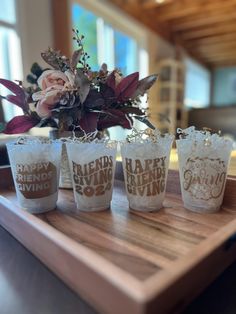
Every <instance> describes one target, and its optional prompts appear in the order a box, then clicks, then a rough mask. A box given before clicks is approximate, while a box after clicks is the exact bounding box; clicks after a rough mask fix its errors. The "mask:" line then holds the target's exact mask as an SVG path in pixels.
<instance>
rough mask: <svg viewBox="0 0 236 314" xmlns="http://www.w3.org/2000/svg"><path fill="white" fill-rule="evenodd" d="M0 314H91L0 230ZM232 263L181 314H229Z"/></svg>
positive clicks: (235, 276)
mask: <svg viewBox="0 0 236 314" xmlns="http://www.w3.org/2000/svg"><path fill="white" fill-rule="evenodd" d="M0 252H1V254H0V313H1V314H77V313H80V314H82V313H83V314H95V313H96V311H95V310H94V309H92V308H91V307H90V306H89V305H88V304H86V303H85V302H84V301H83V300H82V299H81V298H80V297H79V296H77V295H76V294H75V293H74V292H72V291H71V290H70V289H69V288H68V287H67V286H66V285H65V284H64V283H63V282H62V281H61V280H60V279H58V278H57V277H56V276H55V275H54V274H52V273H51V272H50V271H49V270H48V269H47V268H46V267H45V266H44V265H43V264H42V263H41V262H40V261H39V260H38V259H37V258H35V257H34V256H33V255H32V254H31V253H30V252H29V251H27V250H26V249H25V248H24V247H23V246H22V245H21V244H20V243H19V242H18V241H16V240H15V239H14V238H13V237H12V236H11V235H10V234H9V233H8V232H6V231H5V230H4V229H3V228H2V227H0ZM235 294H236V263H234V264H233V265H232V266H231V267H229V268H228V269H227V270H226V271H225V272H224V273H223V274H222V275H221V276H220V277H219V278H218V279H217V280H216V281H215V282H214V283H213V284H212V285H211V286H210V287H209V288H207V289H206V290H205V291H204V293H203V294H202V295H201V296H200V297H198V298H197V299H196V300H195V301H194V302H192V303H191V304H190V306H189V307H188V308H187V309H186V310H185V311H184V314H195V313H196V314H199V313H201V314H207V313H208V314H209V313H210V314H211V313H214V314H222V313H224V314H233V313H235V309H236V298H235Z"/></svg>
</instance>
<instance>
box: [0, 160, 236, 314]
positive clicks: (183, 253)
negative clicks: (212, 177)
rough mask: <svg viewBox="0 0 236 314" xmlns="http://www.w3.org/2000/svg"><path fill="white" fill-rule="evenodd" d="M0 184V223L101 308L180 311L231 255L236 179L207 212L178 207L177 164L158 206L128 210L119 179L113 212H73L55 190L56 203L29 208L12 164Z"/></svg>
mask: <svg viewBox="0 0 236 314" xmlns="http://www.w3.org/2000/svg"><path fill="white" fill-rule="evenodd" d="M118 166H119V167H120V164H119V165H118ZM0 191H1V194H2V196H1V197H0V224H1V225H2V226H3V227H4V228H6V229H7V230H8V231H9V232H10V233H11V234H12V235H13V236H14V237H15V238H16V239H17V240H19V241H20V242H21V243H22V244H23V245H24V246H25V247H26V248H28V249H29V250H30V251H31V252H32V253H33V254H34V255H36V256H37V257H38V258H39V259H40V260H41V261H42V262H43V263H44V264H45V265H47V266H48V267H49V268H50V269H51V270H52V271H53V272H54V273H55V274H57V275H58V276H59V277H60V278H61V279H62V280H63V281H64V282H65V283H66V284H67V285H68V286H69V287H71V288H72V289H73V290H74V291H76V292H77V293H79V294H80V295H81V296H82V297H84V299H86V300H87V301H88V302H89V303H90V304H91V305H92V306H93V307H94V308H96V309H97V310H98V311H101V312H103V313H104V312H105V313H111V314H113V313H114V314H120V313H129V314H132V313H138V314H139V313H140V314H141V313H159V314H160V313H165V314H166V313H176V312H179V311H181V310H182V309H183V308H184V307H185V306H186V305H187V304H188V303H189V302H190V301H191V300H192V299H193V298H194V297H195V296H196V295H197V294H199V293H200V292H201V291H202V290H203V289H204V288H205V287H206V286H207V285H208V284H209V283H210V282H211V281H212V280H213V279H214V278H215V277H216V276H218V275H219V274H220V273H221V272H222V271H223V270H224V269H225V268H226V267H227V266H228V265H230V264H231V263H232V262H233V261H234V260H235V259H236V245H235V244H234V243H235V232H236V210H235V209H236V198H235V196H234V194H233V192H235V191H236V180H235V179H234V178H228V180H227V186H226V193H225V199H224V204H223V210H222V211H220V212H219V213H217V214H206V215H200V214H195V213H191V212H189V211H187V210H185V209H184V208H183V205H182V201H181V196H180V187H179V177H178V173H177V172H175V171H170V172H169V176H168V186H167V195H166V200H165V202H164V206H165V208H163V209H162V210H160V211H159V212H158V213H140V212H133V211H132V212H130V211H128V204H127V200H126V196H125V192H124V184H123V182H122V181H119V180H118V181H116V185H115V189H114V194H113V201H112V209H111V211H104V212H99V213H75V204H74V200H73V194H72V191H68V190H60V193H59V201H58V208H57V210H55V211H52V212H49V213H47V214H42V215H37V216H36V215H30V214H28V213H27V212H24V211H23V210H21V209H20V208H19V207H18V206H17V203H16V196H15V192H14V189H13V187H12V178H11V174H10V169H9V168H0Z"/></svg>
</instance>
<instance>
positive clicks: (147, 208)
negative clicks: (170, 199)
mask: <svg viewBox="0 0 236 314" xmlns="http://www.w3.org/2000/svg"><path fill="white" fill-rule="evenodd" d="M161 208H163V205H162V204H161V205H160V206H157V207H145V206H142V207H136V206H135V207H134V206H131V205H130V206H129V209H130V210H134V211H139V212H146V213H148V212H158V211H159V210H160V209H161Z"/></svg>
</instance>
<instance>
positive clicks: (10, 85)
mask: <svg viewBox="0 0 236 314" xmlns="http://www.w3.org/2000/svg"><path fill="white" fill-rule="evenodd" d="M0 84H2V85H3V86H5V87H6V88H7V89H9V90H10V91H11V92H12V93H14V95H8V96H6V99H7V100H8V101H10V102H11V103H13V104H15V105H17V106H18V107H20V108H21V109H23V111H25V112H26V111H28V109H29V106H28V104H27V102H26V94H25V92H24V90H23V89H22V88H21V87H20V86H19V85H18V84H16V83H14V82H12V81H9V80H5V79H0Z"/></svg>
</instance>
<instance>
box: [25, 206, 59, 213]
mask: <svg viewBox="0 0 236 314" xmlns="http://www.w3.org/2000/svg"><path fill="white" fill-rule="evenodd" d="M21 208H22V209H23V210H24V211H26V212H28V213H30V214H33V215H37V214H43V213H47V212H50V211H51V210H54V209H56V205H55V206H53V207H49V208H47V209H45V208H43V209H30V208H25V207H21Z"/></svg>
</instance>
